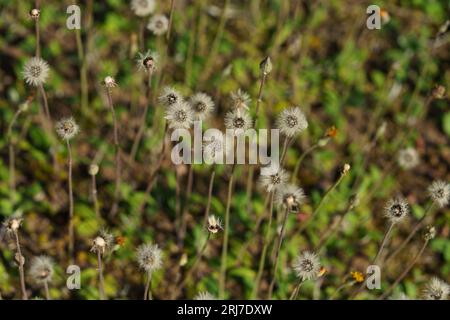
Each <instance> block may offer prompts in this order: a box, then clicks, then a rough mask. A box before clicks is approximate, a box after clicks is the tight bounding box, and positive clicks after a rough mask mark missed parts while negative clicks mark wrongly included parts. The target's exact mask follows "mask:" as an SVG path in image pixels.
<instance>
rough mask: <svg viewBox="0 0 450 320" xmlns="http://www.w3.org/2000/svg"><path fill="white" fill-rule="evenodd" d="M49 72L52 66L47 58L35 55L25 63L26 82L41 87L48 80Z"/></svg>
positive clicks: (24, 74) (24, 75)
mask: <svg viewBox="0 0 450 320" xmlns="http://www.w3.org/2000/svg"><path fill="white" fill-rule="evenodd" d="M49 72H50V67H49V66H48V63H47V62H46V61H45V60H43V59H41V58H38V57H33V58H31V59H29V60H28V61H27V62H26V63H25V66H24V68H23V72H22V74H23V77H24V79H25V82H26V84H28V85H30V86H34V87H39V86H41V85H43V84H44V83H45V82H46V81H47V78H48V75H49Z"/></svg>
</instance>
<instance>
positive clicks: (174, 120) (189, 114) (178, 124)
mask: <svg viewBox="0 0 450 320" xmlns="http://www.w3.org/2000/svg"><path fill="white" fill-rule="evenodd" d="M165 118H166V120H167V121H168V123H169V128H171V129H189V128H190V127H191V126H192V124H193V123H194V112H193V111H192V108H191V106H190V104H189V103H187V102H184V101H182V102H179V103H176V104H172V105H171V106H170V107H168V108H167V109H166V116H165Z"/></svg>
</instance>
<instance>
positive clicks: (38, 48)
mask: <svg viewBox="0 0 450 320" xmlns="http://www.w3.org/2000/svg"><path fill="white" fill-rule="evenodd" d="M36 9H37V8H36ZM34 29H35V33H36V57H38V58H40V57H41V36H40V34H41V33H40V31H39V18H37V19H35V20H34Z"/></svg>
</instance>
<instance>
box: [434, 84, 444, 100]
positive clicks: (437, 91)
mask: <svg viewBox="0 0 450 320" xmlns="http://www.w3.org/2000/svg"><path fill="white" fill-rule="evenodd" d="M445 91H446V90H445V87H444V86H441V85H437V86H436V87H434V89H433V92H432V96H433V98H434V99H438V100H440V99H444V98H445Z"/></svg>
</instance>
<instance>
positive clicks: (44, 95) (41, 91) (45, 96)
mask: <svg viewBox="0 0 450 320" xmlns="http://www.w3.org/2000/svg"><path fill="white" fill-rule="evenodd" d="M39 92H40V93H41V96H42V101H43V102H44V111H45V116H46V118H47V121H48V122H49V123H51V117H50V109H49V108H48V101H47V94H46V93H45V89H44V85H43V84H42V83H41V84H40V85H39Z"/></svg>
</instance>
